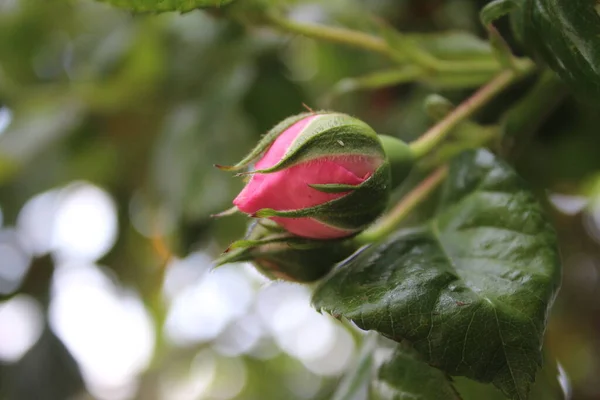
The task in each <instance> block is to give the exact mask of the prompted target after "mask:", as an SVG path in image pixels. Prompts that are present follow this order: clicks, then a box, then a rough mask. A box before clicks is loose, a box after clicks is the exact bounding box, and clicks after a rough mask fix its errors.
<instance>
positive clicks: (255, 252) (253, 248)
mask: <svg viewBox="0 0 600 400" xmlns="http://www.w3.org/2000/svg"><path fill="white" fill-rule="evenodd" d="M355 250H356V246H354V245H353V244H352V242H351V241H343V240H328V241H322V240H312V239H305V238H301V237H298V236H294V235H291V234H290V233H289V232H287V231H285V230H284V229H283V228H281V227H280V226H279V225H277V224H276V223H275V222H273V221H271V220H268V219H259V220H256V221H254V222H253V223H252V224H251V225H250V227H249V228H248V231H247V233H246V236H245V238H244V239H243V240H238V241H237V242H234V243H233V244H232V245H231V246H230V247H229V249H228V250H227V251H226V252H225V253H224V254H223V255H221V257H220V258H219V259H217V265H223V264H226V263H232V262H243V261H247V262H251V263H252V264H253V265H254V266H255V267H256V268H257V269H258V270H259V271H260V272H261V273H263V274H264V275H265V276H266V277H268V278H269V279H282V280H287V281H292V282H313V281H316V280H318V279H321V278H323V277H324V276H325V275H327V273H329V271H331V269H332V268H333V267H334V265H335V264H336V263H338V262H340V261H342V260H343V259H345V258H347V257H348V256H350V255H351V254H352V253H353V252H354V251H355Z"/></svg>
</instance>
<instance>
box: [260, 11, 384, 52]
mask: <svg viewBox="0 0 600 400" xmlns="http://www.w3.org/2000/svg"><path fill="white" fill-rule="evenodd" d="M266 18H267V20H268V21H269V22H270V23H271V24H272V25H274V26H276V27H278V28H279V29H281V30H283V31H287V32H291V33H297V34H299V35H303V36H307V37H310V38H313V39H320V40H325V41H328V42H334V43H341V44H346V45H350V46H354V47H358V48H362V49H365V50H369V51H373V52H375V53H380V54H383V55H385V56H386V57H392V56H393V54H392V50H391V49H390V47H389V46H388V45H387V43H386V42H385V41H384V40H383V39H381V38H378V37H376V36H373V35H369V34H367V33H362V32H357V31H354V30H351V29H345V28H336V27H330V26H325V25H315V24H311V25H309V24H303V23H300V22H295V21H292V20H290V19H287V18H282V17H280V16H278V15H276V14H274V13H269V14H267V15H266Z"/></svg>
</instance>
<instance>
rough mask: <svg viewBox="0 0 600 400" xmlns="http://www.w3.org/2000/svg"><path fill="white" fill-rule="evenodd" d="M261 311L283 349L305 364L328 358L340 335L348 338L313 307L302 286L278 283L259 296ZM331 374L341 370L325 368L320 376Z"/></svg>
mask: <svg viewBox="0 0 600 400" xmlns="http://www.w3.org/2000/svg"><path fill="white" fill-rule="evenodd" d="M257 309H258V313H259V315H260V317H261V319H262V320H263V323H264V324H265V325H266V326H267V327H269V329H270V330H271V331H272V333H273V336H274V338H275V341H276V342H277V344H278V345H279V346H280V347H281V349H282V350H284V351H285V352H286V353H288V354H290V355H291V356H293V357H296V358H299V359H300V360H301V361H302V362H308V361H311V360H313V361H314V360H321V359H323V358H324V357H325V358H327V357H326V356H327V355H328V354H329V353H330V352H331V351H332V349H334V347H335V345H336V342H337V341H339V340H340V335H344V333H340V331H339V330H338V329H337V328H336V325H335V323H334V322H333V321H332V320H331V318H329V317H327V316H325V315H321V314H319V313H318V312H317V311H315V310H314V309H313V308H312V307H311V306H310V293H309V291H308V289H307V288H305V287H302V286H298V285H292V284H288V283H275V284H273V285H270V286H268V287H266V288H264V289H263V290H262V291H261V292H260V293H259V297H258V301H257ZM343 332H345V331H343ZM345 334H346V335H348V334H347V333H345ZM351 352H352V348H351V349H350V353H351ZM343 362H344V363H345V361H343ZM344 365H345V364H344ZM330 370H335V371H337V370H338V369H337V366H333V367H331V368H329V369H327V367H325V368H324V369H323V371H320V372H319V373H329V372H328V371H330ZM332 373H334V372H332Z"/></svg>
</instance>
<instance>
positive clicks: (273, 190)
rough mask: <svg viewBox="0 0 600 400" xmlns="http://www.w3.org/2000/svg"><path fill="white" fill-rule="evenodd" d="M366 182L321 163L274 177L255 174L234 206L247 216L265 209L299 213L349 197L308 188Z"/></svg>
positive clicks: (307, 165) (338, 166)
mask: <svg viewBox="0 0 600 400" xmlns="http://www.w3.org/2000/svg"><path fill="white" fill-rule="evenodd" d="M363 181H364V179H363V177H358V176H356V175H354V174H353V173H352V172H350V171H348V170H347V169H346V168H344V167H342V166H340V165H338V164H336V163H335V162H333V161H329V160H323V159H319V160H314V161H309V162H306V163H303V164H299V165H295V166H293V167H290V168H288V169H285V170H283V171H279V172H274V173H271V174H255V175H254V176H253V177H252V179H251V180H250V182H248V184H247V185H246V187H245V188H244V189H243V190H242V192H241V193H240V194H239V195H238V196H237V197H236V198H235V200H234V201H233V204H235V205H236V206H237V208H238V209H240V210H241V211H243V212H245V213H248V214H253V213H255V212H256V211H258V210H260V209H263V208H272V209H274V210H278V211H284V210H298V209H303V208H308V207H312V206H316V205H318V204H323V203H325V202H328V201H331V200H334V199H337V198H339V197H342V196H344V195H345V194H346V193H347V192H344V193H323V192H320V191H318V190H316V189H313V188H311V187H310V186H308V185H309V184H316V183H320V184H324V183H325V184H326V183H334V184H349V185H358V184H360V183H361V182H363Z"/></svg>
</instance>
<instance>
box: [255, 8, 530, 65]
mask: <svg viewBox="0 0 600 400" xmlns="http://www.w3.org/2000/svg"><path fill="white" fill-rule="evenodd" d="M265 18H266V21H267V22H268V23H269V24H271V25H272V26H274V27H276V28H278V29H280V30H282V31H285V32H290V33H296V34H299V35H303V36H306V37H309V38H313V39H318V40H324V41H327V42H332V43H339V44H345V45H348V46H353V47H357V48H360V49H364V50H368V51H372V52H375V53H379V54H382V55H384V56H385V57H388V58H390V59H391V60H393V61H395V62H396V63H402V64H403V63H405V62H407V61H410V62H412V63H413V64H414V65H418V66H419V67H420V68H421V69H422V70H423V71H424V72H426V73H435V72H445V73H464V72H494V71H498V70H500V68H501V66H500V64H499V63H498V62H496V61H495V60H490V61H487V60H484V61H482V60H465V61H448V60H439V59H438V58H437V57H435V56H432V55H431V54H429V53H427V52H425V51H423V50H421V49H417V48H415V47H414V45H412V44H410V43H406V44H405V45H404V46H402V49H403V53H402V52H400V51H399V48H392V47H391V46H390V45H389V44H388V43H387V42H386V41H385V40H384V39H382V38H380V37H377V36H373V35H370V34H367V33H363V32H358V31H355V30H352V29H346V28H337V27H331V26H325V25H317V24H304V23H300V22H296V21H292V20H290V19H287V18H283V17H281V16H279V15H277V14H275V13H268V14H266V15H265ZM517 61H521V62H522V60H517ZM517 61H515V62H517Z"/></svg>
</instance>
